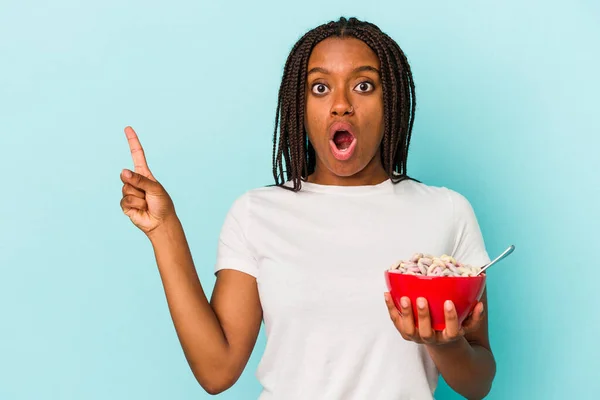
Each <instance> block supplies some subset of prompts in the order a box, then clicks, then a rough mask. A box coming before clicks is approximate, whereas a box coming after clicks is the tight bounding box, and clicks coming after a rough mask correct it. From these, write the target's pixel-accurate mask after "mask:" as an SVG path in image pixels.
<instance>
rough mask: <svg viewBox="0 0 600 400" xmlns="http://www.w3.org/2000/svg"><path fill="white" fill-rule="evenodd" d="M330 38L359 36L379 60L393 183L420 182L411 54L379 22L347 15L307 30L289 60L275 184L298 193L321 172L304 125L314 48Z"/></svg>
mask: <svg viewBox="0 0 600 400" xmlns="http://www.w3.org/2000/svg"><path fill="white" fill-rule="evenodd" d="M329 37H340V38H345V37H354V38H356V39H359V40H362V41H363V42H364V43H365V44H367V45H368V46H369V47H370V48H371V49H372V50H373V51H374V52H375V54H376V55H377V57H378V58H379V60H380V64H381V84H382V88H383V111H384V133H383V139H382V142H381V148H380V157H381V162H382V164H383V167H384V169H385V171H386V173H387V174H388V176H389V177H390V179H391V180H392V182H393V183H398V182H400V181H403V180H405V179H411V180H415V179H413V178H410V177H409V176H408V175H407V173H406V168H407V158H408V147H409V144H410V137H411V133H412V128H413V124H414V117H415V106H416V99H415V85H414V82H413V79H412V73H411V70H410V66H409V64H408V60H407V58H406V55H405V54H404V52H403V51H402V49H400V46H398V44H397V43H396V42H395V41H394V40H393V39H392V38H390V37H389V36H388V35H386V34H385V33H383V32H382V31H381V30H380V29H379V28H378V27H377V26H376V25H374V24H372V23H369V22H366V21H359V20H358V19H356V18H350V19H346V18H343V17H342V18H340V19H339V20H338V21H331V22H328V23H326V24H323V25H321V26H318V27H317V28H315V29H312V30H310V31H309V32H307V33H305V34H304V35H303V36H302V37H301V38H300V39H299V40H298V42H296V44H295V45H294V47H293V48H292V50H291V51H290V54H289V56H288V58H287V60H286V63H285V67H284V69H283V77H282V80H281V85H280V88H279V96H278V101H277V111H276V113H275V114H276V116H275V130H274V133H273V178H274V179H275V185H277V186H281V187H283V188H286V189H291V190H293V191H298V190H300V188H301V181H302V180H305V179H306V178H307V177H308V176H309V175H310V174H312V173H313V172H314V170H315V166H316V153H315V149H314V147H313V146H312V144H311V143H310V141H309V140H308V135H307V133H306V129H305V126H304V116H305V115H304V110H305V97H306V75H307V68H308V59H309V57H310V54H311V52H312V50H313V49H314V47H315V46H316V45H317V44H318V43H319V42H321V41H322V40H324V39H326V38H329ZM284 162H285V167H286V169H285V170H284ZM286 181H292V182H293V187H292V188H289V187H286V186H284V183H285V182H286Z"/></svg>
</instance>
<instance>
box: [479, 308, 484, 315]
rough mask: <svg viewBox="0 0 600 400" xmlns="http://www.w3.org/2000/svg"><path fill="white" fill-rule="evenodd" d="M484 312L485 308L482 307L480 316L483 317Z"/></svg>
mask: <svg viewBox="0 0 600 400" xmlns="http://www.w3.org/2000/svg"><path fill="white" fill-rule="evenodd" d="M484 311H485V310H484V308H483V307H481V311H479V315H483V312H484Z"/></svg>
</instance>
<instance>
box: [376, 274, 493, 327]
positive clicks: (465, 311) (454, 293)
mask: <svg viewBox="0 0 600 400" xmlns="http://www.w3.org/2000/svg"><path fill="white" fill-rule="evenodd" d="M485 279H486V276H485V273H483V274H481V275H479V276H423V275H408V274H403V273H400V272H393V271H385V280H386V283H387V287H388V289H389V291H390V294H391V296H392V300H393V301H394V304H395V305H396V307H397V308H398V309H400V299H401V298H402V297H404V296H406V297H408V298H409V299H410V303H411V306H412V311H413V316H414V317H415V326H418V323H419V321H418V319H417V317H416V316H417V298H419V297H424V298H425V299H426V300H427V304H428V305H429V315H430V318H431V324H432V328H433V329H434V330H436V331H442V330H444V328H445V327H446V323H445V318H444V302H445V301H446V300H452V302H453V303H454V307H455V308H456V312H457V314H458V323H459V326H460V325H462V323H463V322H464V320H465V319H466V318H467V317H468V316H469V314H470V313H471V312H472V311H473V309H474V308H475V306H476V305H477V303H478V302H479V300H480V299H481V296H482V295H483V291H484V289H485Z"/></svg>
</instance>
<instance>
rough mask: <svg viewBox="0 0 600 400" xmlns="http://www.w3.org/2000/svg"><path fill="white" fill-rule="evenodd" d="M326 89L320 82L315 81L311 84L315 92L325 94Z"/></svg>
mask: <svg viewBox="0 0 600 400" xmlns="http://www.w3.org/2000/svg"><path fill="white" fill-rule="evenodd" d="M328 90H329V88H328V87H327V86H325V85H324V84H322V83H315V84H314V85H313V86H312V92H313V93H315V94H325V93H327V91H328Z"/></svg>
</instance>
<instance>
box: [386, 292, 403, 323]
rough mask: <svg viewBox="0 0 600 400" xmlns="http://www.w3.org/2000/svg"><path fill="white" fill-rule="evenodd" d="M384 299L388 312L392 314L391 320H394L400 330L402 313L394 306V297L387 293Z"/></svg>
mask: <svg viewBox="0 0 600 400" xmlns="http://www.w3.org/2000/svg"><path fill="white" fill-rule="evenodd" d="M384 297H385V304H386V305H387V308H388V312H389V314H390V318H391V319H392V322H393V323H394V325H395V326H396V328H398V329H400V323H401V321H400V312H399V311H398V309H397V308H396V305H395V304H394V301H393V300H392V297H391V296H390V293H389V292H385V293H384Z"/></svg>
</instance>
